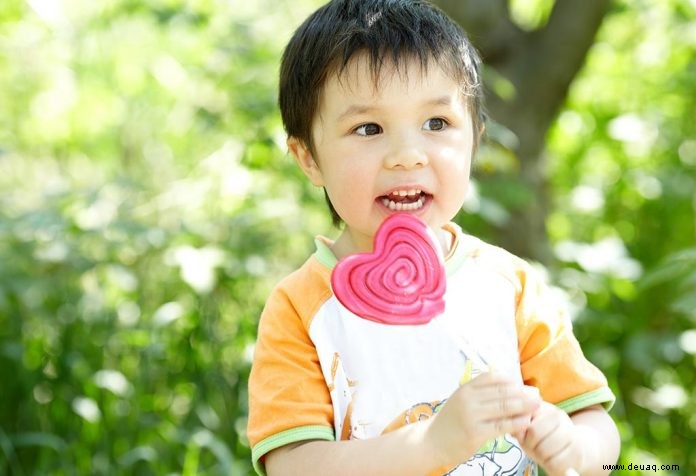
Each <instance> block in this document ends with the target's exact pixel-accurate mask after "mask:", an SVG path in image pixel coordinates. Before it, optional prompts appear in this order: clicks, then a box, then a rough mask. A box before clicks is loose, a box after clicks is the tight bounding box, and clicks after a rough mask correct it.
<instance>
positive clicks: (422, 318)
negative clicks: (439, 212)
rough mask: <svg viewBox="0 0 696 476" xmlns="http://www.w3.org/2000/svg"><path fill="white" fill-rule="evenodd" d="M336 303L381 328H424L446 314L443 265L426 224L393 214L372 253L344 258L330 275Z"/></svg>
mask: <svg viewBox="0 0 696 476" xmlns="http://www.w3.org/2000/svg"><path fill="white" fill-rule="evenodd" d="M331 286H332V288H333V290H334V293H335V295H336V297H337V298H338V300H339V301H340V302H341V303H342V304H343V305H344V306H345V307H346V308H348V309H349V310H350V311H352V312H353V313H354V314H356V315H358V316H360V317H362V318H364V319H368V320H371V321H375V322H380V323H382V324H402V325H403V324H411V325H413V324H425V323H427V322H430V320H431V319H432V318H433V317H435V316H437V315H439V314H441V313H442V311H443V310H444V309H445V302H444V300H443V296H444V294H445V266H444V260H443V257H442V252H441V250H440V247H439V246H438V245H437V243H436V241H435V238H434V236H433V234H432V232H431V231H430V230H429V229H428V227H427V226H426V224H425V223H423V222H422V221H421V220H419V219H418V218H416V217H414V216H412V215H409V214H407V213H397V214H394V215H390V216H389V217H388V218H387V219H386V220H384V222H383V223H382V225H381V226H380V227H379V230H377V234H376V235H375V242H374V251H373V252H372V253H358V254H354V255H351V256H347V257H345V258H343V259H342V260H341V261H340V262H339V263H338V264H337V265H336V267H335V268H334V271H333V273H332V274H331Z"/></svg>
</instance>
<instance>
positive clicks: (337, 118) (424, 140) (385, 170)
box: [288, 57, 473, 252]
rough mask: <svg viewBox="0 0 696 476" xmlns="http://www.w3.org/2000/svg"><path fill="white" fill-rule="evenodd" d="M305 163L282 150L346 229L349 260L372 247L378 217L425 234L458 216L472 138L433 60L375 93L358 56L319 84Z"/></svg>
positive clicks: (454, 88)
mask: <svg viewBox="0 0 696 476" xmlns="http://www.w3.org/2000/svg"><path fill="white" fill-rule="evenodd" d="M313 139H314V144H315V153H316V154H315V155H312V154H311V153H310V152H309V150H308V149H307V148H306V147H305V146H304V145H303V144H301V143H300V142H299V141H297V140H295V139H293V138H291V139H290V141H289V142H288V144H289V147H290V150H291V152H292V153H293V155H295V156H296V158H297V159H298V163H299V164H300V166H301V167H302V169H303V170H304V172H305V173H306V174H307V176H308V177H309V178H310V180H311V181H312V183H314V184H315V185H318V186H323V187H325V189H326V192H327V194H328V196H329V199H330V200H331V203H332V204H333V206H334V208H335V209H336V211H337V212H338V214H339V215H340V216H341V218H342V219H343V221H344V222H345V224H346V228H345V230H344V233H343V235H342V237H341V238H339V240H341V239H344V240H346V239H347V240H348V242H349V244H350V246H349V248H350V252H356V251H364V250H370V249H372V237H373V236H374V234H375V232H376V231H377V228H378V227H379V225H380V224H381V223H382V221H383V220H384V218H385V217H387V216H388V215H389V214H391V213H396V212H398V211H401V212H406V213H411V214H413V215H416V216H418V217H420V218H421V219H423V220H424V221H425V222H426V223H428V225H429V226H431V227H432V228H433V229H439V228H440V227H442V225H444V224H445V223H446V222H448V221H449V220H451V219H452V218H453V217H454V215H455V214H456V213H457V211H458V210H459V209H460V208H461V206H462V203H463V201H464V196H465V195H466V192H467V189H468V185H469V170H470V164H471V155H472V146H473V132H472V122H471V116H470V113H469V111H468V109H467V105H466V101H465V99H464V98H463V97H462V95H461V92H460V87H459V85H458V84H457V83H456V82H455V81H454V80H453V79H451V78H450V77H449V76H448V75H447V74H446V73H445V72H444V71H443V70H442V69H441V68H440V67H438V66H437V64H436V63H435V61H431V62H429V64H428V71H427V72H425V71H423V72H422V71H421V68H420V65H419V64H418V63H416V62H412V63H409V64H408V65H407V67H406V68H405V70H402V71H401V72H400V73H399V72H396V70H395V69H394V68H393V67H390V66H389V65H385V66H384V67H383V68H382V72H381V75H380V81H379V87H378V88H375V86H374V83H373V80H372V74H371V72H370V70H369V64H368V62H367V61H366V60H365V58H364V57H358V58H356V59H355V60H353V61H352V62H351V63H350V64H349V67H348V69H347V70H346V72H345V74H344V75H343V76H341V77H340V78H338V77H337V76H336V75H334V76H333V77H331V78H329V79H328V80H327V82H326V85H325V87H324V91H323V94H322V96H321V98H320V103H319V110H318V113H317V115H316V118H315V120H314V124H313Z"/></svg>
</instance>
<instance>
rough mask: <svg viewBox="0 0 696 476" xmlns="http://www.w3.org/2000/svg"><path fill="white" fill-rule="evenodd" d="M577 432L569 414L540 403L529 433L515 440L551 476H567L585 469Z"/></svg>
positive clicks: (516, 436) (523, 432) (519, 435)
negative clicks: (578, 469) (576, 470)
mask: <svg viewBox="0 0 696 476" xmlns="http://www.w3.org/2000/svg"><path fill="white" fill-rule="evenodd" d="M575 430H576V429H575V424H574V423H573V421H572V420H571V419H570V417H569V416H568V414H566V412H564V411H563V410H561V409H560V408H558V407H557V406H555V405H553V404H551V403H548V402H541V405H540V406H539V408H537V410H536V412H534V414H533V415H532V421H531V424H530V425H529V427H528V428H527V429H526V431H520V432H518V433H515V434H514V435H513V436H515V438H517V440H518V441H519V442H520V445H521V446H522V449H523V450H524V451H525V453H527V455H528V456H529V457H530V458H532V459H533V460H534V461H536V462H537V463H538V464H539V465H540V466H541V467H542V468H544V470H545V471H546V472H547V473H548V475H549V476H567V475H569V474H577V472H575V469H576V468H582V467H583V447H582V444H581V442H580V440H579V439H578V438H577V432H576V431H575Z"/></svg>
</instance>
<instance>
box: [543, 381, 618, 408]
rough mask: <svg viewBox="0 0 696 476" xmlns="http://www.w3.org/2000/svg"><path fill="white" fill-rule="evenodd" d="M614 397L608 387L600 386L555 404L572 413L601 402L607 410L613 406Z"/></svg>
mask: <svg viewBox="0 0 696 476" xmlns="http://www.w3.org/2000/svg"><path fill="white" fill-rule="evenodd" d="M615 401H616V397H615V396H614V394H613V393H612V391H611V390H609V387H601V388H598V389H596V390H592V391H591V392H587V393H583V394H581V395H578V396H576V397H573V398H569V399H568V400H563V401H562V402H559V403H557V404H556V406H557V407H558V408H560V409H561V410H563V411H564V412H566V413H573V412H576V411H578V410H582V409H583V408H587V407H591V406H592V405H598V404H601V405H602V406H603V407H604V408H605V409H606V410H607V411H609V410H611V407H613V406H614V402H615Z"/></svg>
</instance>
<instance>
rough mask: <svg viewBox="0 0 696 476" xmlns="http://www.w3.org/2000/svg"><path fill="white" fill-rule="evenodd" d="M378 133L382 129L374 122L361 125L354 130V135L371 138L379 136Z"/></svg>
mask: <svg viewBox="0 0 696 476" xmlns="http://www.w3.org/2000/svg"><path fill="white" fill-rule="evenodd" d="M380 132H382V128H381V127H380V126H379V125H377V124H375V123H374V122H371V123H369V124H363V125H362V126H358V127H357V128H356V129H355V133H356V134H358V135H359V136H373V135H375V134H379V133H380Z"/></svg>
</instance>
